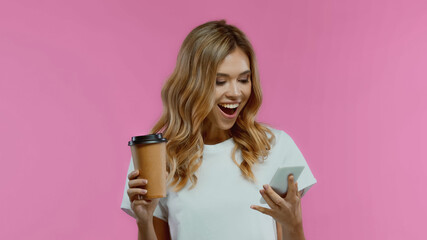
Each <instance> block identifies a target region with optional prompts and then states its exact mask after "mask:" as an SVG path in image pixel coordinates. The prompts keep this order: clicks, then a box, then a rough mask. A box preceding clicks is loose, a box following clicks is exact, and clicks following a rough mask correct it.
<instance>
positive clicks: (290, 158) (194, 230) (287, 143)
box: [121, 128, 317, 240]
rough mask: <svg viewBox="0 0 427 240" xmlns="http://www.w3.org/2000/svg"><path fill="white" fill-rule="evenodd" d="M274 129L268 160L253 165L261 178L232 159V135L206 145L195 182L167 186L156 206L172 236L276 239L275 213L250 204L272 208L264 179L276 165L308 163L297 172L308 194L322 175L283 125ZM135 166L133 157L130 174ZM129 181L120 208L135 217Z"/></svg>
mask: <svg viewBox="0 0 427 240" xmlns="http://www.w3.org/2000/svg"><path fill="white" fill-rule="evenodd" d="M270 129H271V130H272V131H273V134H274V135H275V136H276V142H275V144H273V147H272V149H271V150H270V152H269V155H268V158H267V159H266V160H265V162H263V163H261V164H255V165H254V166H252V171H253V173H254V175H255V177H256V179H257V183H252V182H250V181H248V180H246V179H245V178H244V177H243V176H242V173H241V171H240V169H239V167H237V166H236V164H235V163H234V162H233V160H232V159H231V152H232V149H233V147H234V141H233V139H232V138H230V139H228V140H226V141H224V142H221V143H218V144H215V145H205V146H204V152H203V163H202V165H201V166H200V168H199V169H198V170H197V172H196V175H197V177H198V182H197V185H196V187H195V188H193V189H192V190H189V187H190V186H191V182H190V181H188V184H187V186H186V187H185V188H184V189H182V190H181V191H179V192H174V191H172V190H171V189H170V190H168V192H167V196H166V197H165V198H162V199H160V201H159V204H158V205H157V208H156V210H155V212H154V216H155V217H158V218H160V219H163V220H164V221H167V222H168V224H169V227H170V233H171V236H172V239H173V240H189V239H198V240H202V239H206V240H208V239H209V240H210V239H215V240H218V239H224V240H228V239H244V240H252V239H253V240H259V239H277V231H276V225H275V221H274V219H273V218H272V217H270V216H268V215H264V214H262V213H260V212H258V211H256V210H253V209H251V208H250V206H251V205H260V206H263V207H267V208H268V205H267V204H260V201H259V200H260V198H261V194H260V193H259V190H260V189H262V185H263V184H268V183H269V182H270V180H271V178H272V177H273V175H274V173H275V172H276V170H277V168H278V167H284V166H305V168H304V170H303V171H302V173H301V175H300V177H299V178H298V188H299V189H298V190H299V191H300V190H302V189H304V194H305V193H307V191H308V189H310V187H311V186H312V185H313V184H315V183H316V182H317V181H316V179H315V178H314V176H313V174H312V173H311V170H310V168H309V167H308V165H307V162H306V161H305V159H304V157H303V155H302V154H301V152H300V151H299V149H298V147H297V146H296V144H295V143H294V141H293V140H292V138H291V137H290V136H289V135H288V134H287V133H285V132H284V131H281V130H276V129H272V128H270ZM241 159H242V158H241V153H240V151H239V150H238V151H237V152H236V160H237V161H238V163H240V162H241V161H242V160H241ZM133 170H134V167H133V163H132V159H131V162H130V164H129V169H128V174H129V173H130V172H131V171H133ZM128 181H129V180H128V179H127V177H126V184H125V189H124V194H123V200H122V204H121V209H122V210H123V211H125V212H126V213H128V214H129V215H131V216H132V217H135V215H134V213H133V211H132V209H131V207H130V201H129V197H128V195H127V189H128Z"/></svg>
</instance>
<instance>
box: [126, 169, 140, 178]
mask: <svg viewBox="0 0 427 240" xmlns="http://www.w3.org/2000/svg"><path fill="white" fill-rule="evenodd" d="M138 176H139V170H138V169H136V170H134V171H132V172H131V173H129V175H128V179H129V180H132V179H135V178H137V177H138Z"/></svg>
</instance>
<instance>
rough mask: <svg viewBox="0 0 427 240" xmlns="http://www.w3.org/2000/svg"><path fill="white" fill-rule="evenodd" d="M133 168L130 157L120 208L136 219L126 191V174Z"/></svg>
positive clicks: (127, 187)
mask: <svg viewBox="0 0 427 240" xmlns="http://www.w3.org/2000/svg"><path fill="white" fill-rule="evenodd" d="M133 170H134V166H133V162H132V158H131V159H130V162H129V168H128V173H127V174H126V182H125V187H124V192H123V198H122V204H121V206H120V208H121V209H122V210H123V211H124V212H125V213H127V214H128V215H130V216H132V217H133V218H135V219H136V216H135V213H134V212H133V210H132V208H131V206H130V204H131V203H130V201H129V196H128V194H127V191H128V189H129V185H128V184H129V179H128V176H129V174H130V173H131V172H132V171H133Z"/></svg>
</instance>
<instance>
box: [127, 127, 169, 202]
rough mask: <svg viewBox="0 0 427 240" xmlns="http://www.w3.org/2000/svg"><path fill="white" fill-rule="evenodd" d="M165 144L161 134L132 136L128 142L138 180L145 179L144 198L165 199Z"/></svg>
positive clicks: (165, 140)
mask: <svg viewBox="0 0 427 240" xmlns="http://www.w3.org/2000/svg"><path fill="white" fill-rule="evenodd" d="M166 142H167V139H166V138H163V136H162V134H161V133H157V134H149V135H143V136H134V137H132V139H131V140H130V141H129V142H128V146H130V149H131V152H132V158H133V165H134V167H135V170H136V169H139V176H138V179H142V178H143V179H147V180H148V184H147V185H146V189H147V194H146V195H145V197H144V198H148V199H153V198H162V197H166Z"/></svg>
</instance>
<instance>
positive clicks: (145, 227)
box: [136, 221, 157, 240]
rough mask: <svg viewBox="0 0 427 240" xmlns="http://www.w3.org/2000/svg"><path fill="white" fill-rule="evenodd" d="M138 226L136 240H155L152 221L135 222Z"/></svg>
mask: <svg viewBox="0 0 427 240" xmlns="http://www.w3.org/2000/svg"><path fill="white" fill-rule="evenodd" d="M136 224H137V226H138V240H157V236H156V232H155V231H154V225H153V221H148V222H144V223H143V222H138V221H137V222H136Z"/></svg>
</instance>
